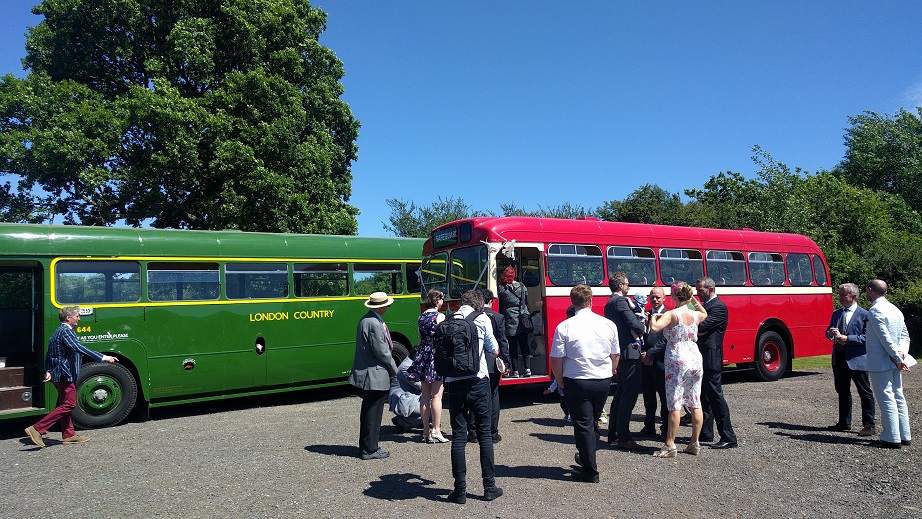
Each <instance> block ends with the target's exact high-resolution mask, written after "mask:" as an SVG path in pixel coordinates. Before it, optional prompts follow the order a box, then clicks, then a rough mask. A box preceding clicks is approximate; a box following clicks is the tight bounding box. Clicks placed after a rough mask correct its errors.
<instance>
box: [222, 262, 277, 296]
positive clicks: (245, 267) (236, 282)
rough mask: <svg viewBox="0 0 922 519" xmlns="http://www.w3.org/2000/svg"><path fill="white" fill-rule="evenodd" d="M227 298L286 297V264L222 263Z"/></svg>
mask: <svg viewBox="0 0 922 519" xmlns="http://www.w3.org/2000/svg"><path fill="white" fill-rule="evenodd" d="M224 279H225V281H226V282H227V289H226V290H227V298H228V299H278V298H280V297H288V264H286V263H227V264H226V265H224Z"/></svg>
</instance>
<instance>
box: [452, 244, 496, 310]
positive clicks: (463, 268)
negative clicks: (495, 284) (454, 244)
mask: <svg viewBox="0 0 922 519" xmlns="http://www.w3.org/2000/svg"><path fill="white" fill-rule="evenodd" d="M486 268H487V248H486V247H484V246H483V245H477V246H474V247H465V248H463V249H456V250H454V251H452V253H451V283H450V284H449V286H448V295H449V296H450V297H461V294H463V293H464V292H466V291H468V290H471V289H474V288H481V289H483V288H487V279H486Z"/></svg>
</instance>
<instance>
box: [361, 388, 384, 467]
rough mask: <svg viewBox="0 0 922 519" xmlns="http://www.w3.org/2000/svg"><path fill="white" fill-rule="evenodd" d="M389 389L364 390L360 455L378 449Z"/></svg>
mask: <svg viewBox="0 0 922 519" xmlns="http://www.w3.org/2000/svg"><path fill="white" fill-rule="evenodd" d="M387 395H388V391H375V390H370V389H365V390H362V410H361V412H360V414H359V455H362V454H371V453H373V452H377V450H378V448H379V447H378V433H380V432H381V418H382V417H383V416H384V403H385V402H387Z"/></svg>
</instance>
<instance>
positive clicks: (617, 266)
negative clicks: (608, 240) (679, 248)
mask: <svg viewBox="0 0 922 519" xmlns="http://www.w3.org/2000/svg"><path fill="white" fill-rule="evenodd" d="M615 272H624V273H625V274H627V278H628V280H630V282H631V285H647V286H649V285H652V284H654V283H656V257H655V255H654V254H653V249H647V248H641V247H609V248H608V276H609V277H611V275H612V274H614V273H615Z"/></svg>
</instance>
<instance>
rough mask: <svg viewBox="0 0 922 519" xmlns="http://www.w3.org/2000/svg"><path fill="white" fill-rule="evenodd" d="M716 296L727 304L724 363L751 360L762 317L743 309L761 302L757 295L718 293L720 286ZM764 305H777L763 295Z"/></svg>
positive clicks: (738, 362)
mask: <svg viewBox="0 0 922 519" xmlns="http://www.w3.org/2000/svg"><path fill="white" fill-rule="evenodd" d="M717 290H718V293H717V295H718V297H720V299H721V301H723V302H724V303H725V304H726V305H727V314H728V319H729V323H728V324H727V332H726V334H725V335H724V364H740V363H745V362H752V360H753V355H754V354H755V340H756V333H758V330H759V326H760V325H761V324H762V319H761V317H760V315H759V314H756V313H755V312H747V311H746V310H745V309H746V308H750V307H751V305H753V304H762V301H761V300H760V299H759V298H758V296H748V295H726V296H721V295H720V287H718V288H717ZM762 299H764V304H765V305H777V306H779V307H780V306H782V305H780V304H777V301H773V299H774V298H769V297H765V298H762Z"/></svg>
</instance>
